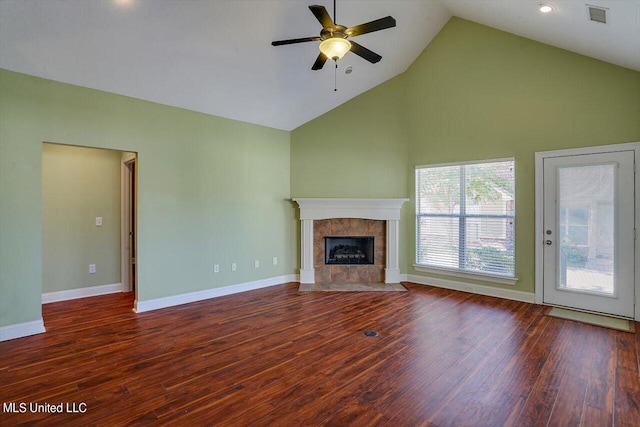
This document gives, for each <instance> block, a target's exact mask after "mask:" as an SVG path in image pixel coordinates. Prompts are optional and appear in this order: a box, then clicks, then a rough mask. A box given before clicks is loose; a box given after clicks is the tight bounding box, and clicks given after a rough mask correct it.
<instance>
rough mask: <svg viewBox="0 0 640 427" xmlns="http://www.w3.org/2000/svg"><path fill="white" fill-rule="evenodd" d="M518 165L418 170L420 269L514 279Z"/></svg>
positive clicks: (505, 163)
mask: <svg viewBox="0 0 640 427" xmlns="http://www.w3.org/2000/svg"><path fill="white" fill-rule="evenodd" d="M514 222H515V173H514V161H513V160H506V161H491V162H484V163H474V164H456V165H447V166H421V167H417V168H416V263H417V264H418V265H420V266H424V267H434V268H444V269H453V270H461V271H467V272H479V273H485V274H492V275H498V276H506V277H514V275H515V257H514V247H515V232H514V230H515V226H514Z"/></svg>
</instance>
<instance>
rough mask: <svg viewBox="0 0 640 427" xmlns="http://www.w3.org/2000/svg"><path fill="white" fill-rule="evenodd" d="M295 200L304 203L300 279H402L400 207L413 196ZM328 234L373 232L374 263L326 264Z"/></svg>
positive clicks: (301, 229) (389, 280)
mask: <svg viewBox="0 0 640 427" xmlns="http://www.w3.org/2000/svg"><path fill="white" fill-rule="evenodd" d="M293 201H295V202H296V203H298V206H299V207H300V232H301V235H300V258H301V259H300V262H301V266H300V283H316V280H318V282H319V283H333V282H336V283H337V282H344V281H347V282H349V281H353V283H361V282H367V281H369V282H379V281H382V280H384V282H385V283H399V282H400V259H399V258H400V257H399V252H400V227H399V225H400V207H401V206H402V204H403V203H405V202H407V201H409V199H346V198H345V199H329V198H327V199H320V198H295V199H293ZM347 224H349V227H348V228H345V225H347ZM320 229H322V233H318V234H317V235H316V231H317V232H320ZM324 236H341V237H344V236H347V237H348V236H373V237H374V238H375V243H374V246H375V253H374V262H373V265H326V264H325V263H324V262H325V259H326V258H325V257H326V254H325V253H324V252H325V251H324V249H325V248H324V245H323V244H322V243H323V237H324ZM345 279H347V280H345Z"/></svg>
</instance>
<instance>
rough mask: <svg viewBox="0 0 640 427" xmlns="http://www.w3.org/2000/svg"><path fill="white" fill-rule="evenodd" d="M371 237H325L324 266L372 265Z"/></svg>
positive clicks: (372, 246) (372, 242) (372, 239)
mask: <svg viewBox="0 0 640 427" xmlns="http://www.w3.org/2000/svg"><path fill="white" fill-rule="evenodd" d="M373 250H374V237H373V236H326V237H325V238H324V254H325V258H324V263H325V264H343V265H344V264H347V265H349V264H359V265H373V262H374V257H373Z"/></svg>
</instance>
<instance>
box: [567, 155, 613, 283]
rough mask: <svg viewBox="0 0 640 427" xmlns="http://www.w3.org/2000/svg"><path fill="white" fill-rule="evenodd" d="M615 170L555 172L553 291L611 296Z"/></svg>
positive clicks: (598, 167)
mask: <svg viewBox="0 0 640 427" xmlns="http://www.w3.org/2000/svg"><path fill="white" fill-rule="evenodd" d="M615 170H616V169H615V165H613V164H611V165H596V166H576V167H562V168H558V182H559V195H558V231H559V233H560V235H559V236H558V239H556V240H557V241H558V242H559V243H560V250H559V251H558V255H559V259H558V276H559V277H558V286H559V288H560V289H564V290H575V291H587V292H597V293H603V294H608V295H613V293H614V274H613V271H614V270H613V266H614V250H613V248H614V217H615V215H614V206H615V205H614V195H615Z"/></svg>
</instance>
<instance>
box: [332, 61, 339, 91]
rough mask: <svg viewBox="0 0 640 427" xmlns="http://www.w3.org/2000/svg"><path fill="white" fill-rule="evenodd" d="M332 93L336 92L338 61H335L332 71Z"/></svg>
mask: <svg viewBox="0 0 640 427" xmlns="http://www.w3.org/2000/svg"><path fill="white" fill-rule="evenodd" d="M333 91H334V92H337V91H338V61H336V68H334V69H333Z"/></svg>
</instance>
